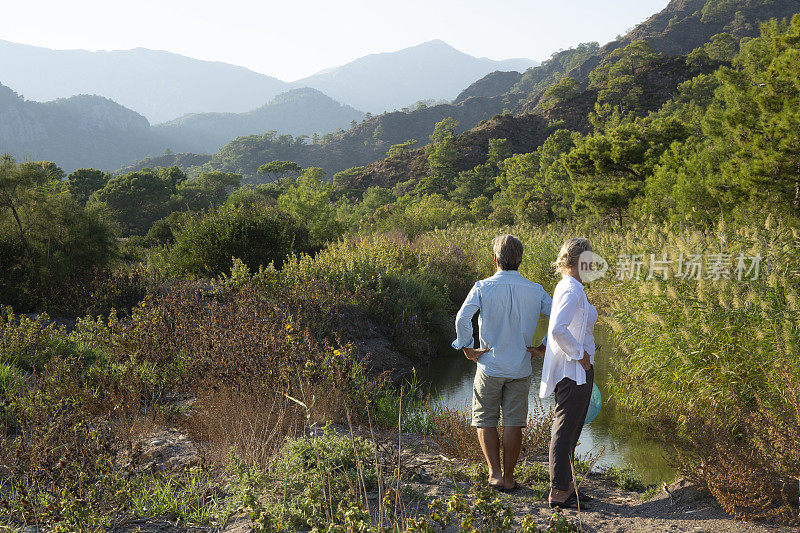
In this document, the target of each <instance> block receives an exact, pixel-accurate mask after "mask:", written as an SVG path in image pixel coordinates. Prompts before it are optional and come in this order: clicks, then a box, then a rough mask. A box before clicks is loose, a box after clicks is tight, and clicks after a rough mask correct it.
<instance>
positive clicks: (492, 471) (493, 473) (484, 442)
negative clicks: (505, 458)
mask: <svg viewBox="0 0 800 533" xmlns="http://www.w3.org/2000/svg"><path fill="white" fill-rule="evenodd" d="M478 442H480V443H481V450H483V456H484V457H485V458H486V464H487V465H489V484H490V485H495V486H501V485H503V472H502V471H501V470H500V437H498V436H497V428H496V427H495V428H478Z"/></svg>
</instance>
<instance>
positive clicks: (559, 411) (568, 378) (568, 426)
mask: <svg viewBox="0 0 800 533" xmlns="http://www.w3.org/2000/svg"><path fill="white" fill-rule="evenodd" d="M591 251H592V246H591V244H590V243H589V240H588V239H584V238H576V239H569V240H568V241H566V242H565V243H564V245H563V246H562V247H561V251H560V252H559V254H558V259H557V260H556V262H555V263H553V266H554V267H555V268H556V270H557V271H558V272H559V273H561V276H562V278H561V281H559V282H558V285H556V289H555V291H554V292H553V305H552V308H551V313H550V325H549V327H548V330H547V343H546V350H545V355H544V362H543V363H542V383H541V386H540V388H539V396H540V397H541V398H546V397H547V396H549V395H550V394H552V393H553V392H555V419H554V421H553V435H552V437H551V439H550V498H549V500H550V506H551V507H576V506H577V497H578V496H582V495H578V496H576V495H575V488H574V486H573V483H572V461H573V458H574V455H575V446H577V444H578V438H580V435H581V429H582V428H583V422H584V420H585V419H586V413H587V411H588V409H589V399H590V398H591V395H592V385H593V383H594V366H593V365H594V350H595V347H594V325H595V322H597V309H595V307H594V306H593V305H592V304H590V303H589V300H588V299H587V298H586V293H585V292H584V290H583V283H581V264H580V256H581V254H583V253H584V252H591ZM581 503H583V502H581Z"/></svg>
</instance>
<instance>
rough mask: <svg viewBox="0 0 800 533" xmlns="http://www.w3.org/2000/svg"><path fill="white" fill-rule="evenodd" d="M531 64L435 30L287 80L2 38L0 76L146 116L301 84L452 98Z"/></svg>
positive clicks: (35, 96)
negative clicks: (464, 46)
mask: <svg viewBox="0 0 800 533" xmlns="http://www.w3.org/2000/svg"><path fill="white" fill-rule="evenodd" d="M534 64H536V62H535V61H531V60H528V59H510V60H506V61H493V60H490V59H486V58H476V57H472V56H470V55H467V54H464V53H462V52H459V51H458V50H456V49H455V48H453V47H451V46H449V45H448V44H446V43H444V42H442V41H439V40H436V41H430V42H427V43H423V44H420V45H418V46H412V47H410V48H406V49H403V50H399V51H396V52H388V53H382V54H373V55H369V56H366V57H363V58H360V59H356V60H355V61H352V62H350V63H347V64H345V65H342V66H339V67H335V68H331V69H327V70H324V71H322V72H319V73H317V74H315V75H313V76H309V77H307V78H304V79H302V80H297V81H295V82H293V83H288V82H285V81H281V80H279V79H277V78H274V77H271V76H267V75H264V74H259V73H257V72H253V71H252V70H248V69H246V68H244V67H239V66H235V65H230V64H227V63H221V62H214V61H203V60H199V59H193V58H190V57H186V56H182V55H178V54H174V53H171V52H165V51H161V50H148V49H146V48H135V49H133V50H113V51H96V52H91V51H87V50H51V49H49V48H42V47H38V46H30V45H24V44H17V43H12V42H8V41H0V83H2V84H4V85H6V86H7V87H10V88H12V89H13V90H14V91H16V92H18V93H20V94H21V95H24V97H25V98H26V99H28V100H35V101H40V102H44V101H49V100H54V99H57V98H64V97H70V96H74V95H77V94H94V95H98V96H104V97H106V98H110V99H112V100H114V101H115V102H117V103H119V104H121V105H123V106H125V107H127V108H129V109H132V110H133V111H136V112H137V113H140V114H141V115H144V116H145V117H146V118H147V119H148V120H149V121H150V122H151V123H153V124H157V123H161V122H166V121H171V120H174V119H176V118H178V117H181V116H183V115H186V114H195V113H205V112H216V113H242V112H247V111H251V110H253V109H255V108H258V107H260V106H262V105H264V104H265V103H267V102H269V101H270V100H271V99H272V98H274V97H275V96H277V95H278V94H281V93H284V92H287V91H289V90H292V89H297V88H303V87H311V88H314V89H317V90H320V91H322V92H323V93H325V94H327V95H328V96H330V97H332V98H334V99H335V100H338V101H339V102H341V103H343V104H346V105H350V106H353V107H355V108H357V109H360V110H362V111H370V112H372V113H380V112H383V111H391V110H393V109H400V108H402V107H405V106H409V105H412V104H414V103H416V102H417V101H419V100H430V99H434V100H440V99H444V100H452V99H453V98H455V97H456V96H457V95H458V93H459V92H460V91H461V90H462V89H463V88H464V87H465V86H467V85H469V84H470V83H472V82H473V81H475V80H477V79H478V78H481V77H482V76H484V75H486V74H488V73H490V72H493V71H495V70H525V69H526V68H528V67H529V66H532V65H534ZM306 133H310V132H306Z"/></svg>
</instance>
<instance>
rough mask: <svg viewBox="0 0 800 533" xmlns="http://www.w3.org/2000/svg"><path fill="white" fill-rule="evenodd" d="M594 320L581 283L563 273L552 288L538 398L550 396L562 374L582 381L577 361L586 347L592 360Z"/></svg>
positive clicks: (594, 316)
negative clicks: (553, 289)
mask: <svg viewBox="0 0 800 533" xmlns="http://www.w3.org/2000/svg"><path fill="white" fill-rule="evenodd" d="M596 322H597V309H596V308H595V306H593V305H592V304H590V303H589V300H588V299H587V298H586V292H585V291H584V289H583V284H582V283H581V282H580V281H578V280H577V279H575V278H573V277H572V276H564V278H563V279H562V280H561V281H559V282H558V285H556V289H555V291H553V305H552V309H551V313H550V325H549V326H548V328H547V343H546V350H545V354H544V362H543V363H542V383H541V385H540V387H539V397H540V398H546V397H547V396H550V394H552V392H553V390H554V389H555V388H556V385H557V384H558V382H559V381H561V380H562V379H564V378H570V379H571V380H573V381H575V383H577V384H578V385H583V384H585V383H586V371H585V370H584V369H583V367H582V366H581V364H580V363H579V362H578V361H579V360H581V359H583V352H584V351H586V352H587V353H588V354H589V360H590V361H591V363H592V364H594V352H595V347H594V326H595V323H596Z"/></svg>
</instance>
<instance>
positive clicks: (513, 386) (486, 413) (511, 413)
mask: <svg viewBox="0 0 800 533" xmlns="http://www.w3.org/2000/svg"><path fill="white" fill-rule="evenodd" d="M530 388H531V377H530V376H528V377H524V378H519V379H508V378H496V377H493V376H487V375H486V374H485V373H484V372H483V371H482V370H481V369H478V370H477V371H476V372H475V381H473V383H472V425H473V426H475V427H479V428H494V427H497V423H498V422H499V421H500V411H501V409H502V412H503V425H504V426H507V427H523V428H524V427H525V426H526V425H527V423H528V393H529V392H530Z"/></svg>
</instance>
